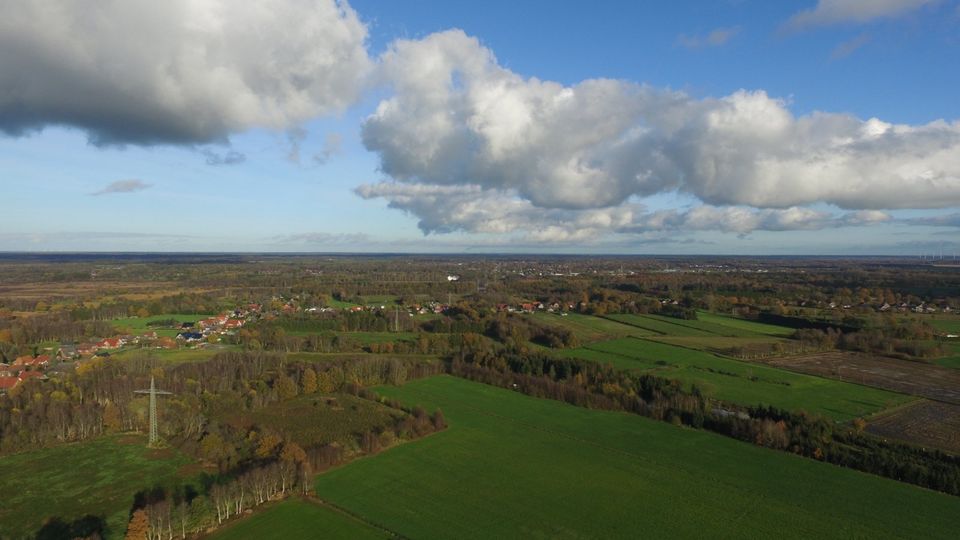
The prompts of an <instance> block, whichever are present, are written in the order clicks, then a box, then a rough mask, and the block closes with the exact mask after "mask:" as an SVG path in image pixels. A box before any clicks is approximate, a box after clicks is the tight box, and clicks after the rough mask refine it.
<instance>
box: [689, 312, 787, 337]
mask: <svg viewBox="0 0 960 540" xmlns="http://www.w3.org/2000/svg"><path fill="white" fill-rule="evenodd" d="M697 320H698V321H700V322H704V323H710V324H713V325H718V326H725V327H728V328H734V329H739V330H744V331H746V332H750V333H751V334H761V335H767V336H779V337H785V336H789V335H791V334H793V333H794V331H795V330H794V329H793V328H787V327H785V326H777V325H774V324H765V323H759V322H755V321H748V320H745V319H735V318H733V317H727V316H724V315H719V314H716V313H710V312H707V311H698V312H697Z"/></svg>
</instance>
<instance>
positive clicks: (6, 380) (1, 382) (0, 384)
mask: <svg viewBox="0 0 960 540" xmlns="http://www.w3.org/2000/svg"><path fill="white" fill-rule="evenodd" d="M19 382H20V379H18V378H16V377H0V392H6V391H7V390H10V389H11V388H13V387H14V386H16V385H17V383H19Z"/></svg>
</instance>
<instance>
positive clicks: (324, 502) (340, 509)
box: [304, 496, 408, 540]
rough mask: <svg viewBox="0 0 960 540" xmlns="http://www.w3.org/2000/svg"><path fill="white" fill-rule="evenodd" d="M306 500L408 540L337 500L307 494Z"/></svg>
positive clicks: (395, 536) (402, 539) (394, 536)
mask: <svg viewBox="0 0 960 540" xmlns="http://www.w3.org/2000/svg"><path fill="white" fill-rule="evenodd" d="M304 500H306V501H307V502H309V503H311V504H315V505H317V506H323V507H326V508H329V509H330V510H333V511H334V512H338V513H340V514H343V515H344V516H346V517H348V518H350V519H352V520H354V521H357V522H359V523H363V524H364V525H366V526H368V527H372V528H374V529H377V530H378V531H381V532H384V533H387V535H389V536H390V537H392V538H400V539H401V540H408V539H407V537H406V536H403V535H402V534H400V533H398V532H396V531H392V530H390V529H388V528H386V527H384V526H383V525H379V524H377V523H374V522H372V521H369V520H367V519H365V518H364V517H363V516H361V515H360V514H357V513H355V512H353V511H351V510H348V509H346V508H344V507H342V506H340V505H339V504H337V503H335V502H332V501H328V500H325V499H321V498H320V497H317V496H306V497H304Z"/></svg>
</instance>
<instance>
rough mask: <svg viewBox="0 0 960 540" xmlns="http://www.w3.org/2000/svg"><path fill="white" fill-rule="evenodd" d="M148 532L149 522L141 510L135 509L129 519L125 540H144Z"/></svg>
mask: <svg viewBox="0 0 960 540" xmlns="http://www.w3.org/2000/svg"><path fill="white" fill-rule="evenodd" d="M149 530H150V520H149V519H148V518H147V513H146V512H145V511H144V510H143V508H139V509H137V510H136V511H135V512H134V513H133V516H131V517H130V523H129V524H128V525H127V535H126V536H125V538H126V539H127V540H146V538H147V533H148V532H149Z"/></svg>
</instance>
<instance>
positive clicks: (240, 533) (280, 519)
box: [209, 499, 391, 540]
mask: <svg viewBox="0 0 960 540" xmlns="http://www.w3.org/2000/svg"><path fill="white" fill-rule="evenodd" d="M390 537H391V535H389V534H387V533H385V532H383V531H380V530H378V529H375V528H373V527H371V526H369V525H367V524H365V523H363V522H362V521H359V520H357V519H355V518H353V517H350V516H348V515H346V514H344V513H342V512H338V511H337V510H334V509H331V508H329V507H326V506H322V505H320V504H317V503H314V502H311V501H305V500H303V499H288V500H286V501H283V502H280V503H277V504H275V505H273V506H270V507H269V508H266V509H264V510H262V511H258V512H256V513H254V514H253V515H252V516H248V517H244V518H242V519H239V520H236V521H234V522H233V523H231V524H229V525H227V526H226V527H224V528H223V529H220V530H218V531H217V532H216V533H215V534H213V535H211V536H210V537H209V538H210V539H211V540H233V539H237V540H241V539H243V540H245V539H249V538H288V539H298V538H334V539H336V538H342V539H343V540H353V539H357V540H365V539H368V538H369V539H371V540H372V539H375V538H390Z"/></svg>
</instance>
